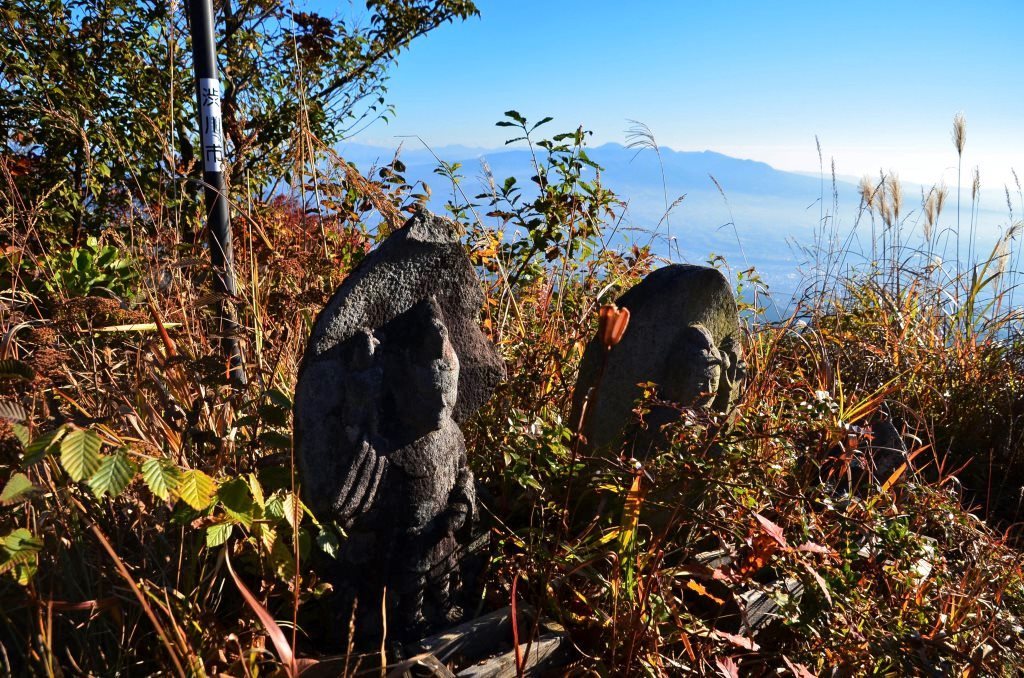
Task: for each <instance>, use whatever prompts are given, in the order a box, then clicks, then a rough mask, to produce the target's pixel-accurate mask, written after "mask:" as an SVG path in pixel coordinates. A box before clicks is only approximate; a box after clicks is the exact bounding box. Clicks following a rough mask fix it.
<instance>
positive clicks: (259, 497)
mask: <svg viewBox="0 0 1024 678" xmlns="http://www.w3.org/2000/svg"><path fill="white" fill-rule="evenodd" d="M249 489H250V490H252V498H253V501H255V502H256V505H257V506H259V507H260V508H263V507H264V506H266V504H267V500H266V499H264V498H263V486H262V485H260V481H259V479H258V478H257V477H256V474H255V473H250V474H249Z"/></svg>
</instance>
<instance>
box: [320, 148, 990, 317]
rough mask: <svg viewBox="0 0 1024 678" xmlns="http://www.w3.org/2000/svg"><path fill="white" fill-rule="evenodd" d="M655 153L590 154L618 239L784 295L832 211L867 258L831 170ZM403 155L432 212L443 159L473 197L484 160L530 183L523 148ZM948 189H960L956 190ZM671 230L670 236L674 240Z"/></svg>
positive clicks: (443, 187)
mask: <svg viewBox="0 0 1024 678" xmlns="http://www.w3.org/2000/svg"><path fill="white" fill-rule="evenodd" d="M338 150H339V152H340V153H341V155H342V157H344V158H345V159H346V160H349V161H351V162H355V163H356V165H357V166H359V167H360V168H361V169H365V168H367V167H369V166H370V165H372V164H376V165H382V164H386V163H388V162H390V160H391V158H392V157H393V156H394V154H395V150H396V149H394V148H383V147H376V146H367V145H361V144H355V143H346V144H344V145H342V146H341V147H339V149H338ZM659 151H660V161H659V156H658V154H655V153H654V151H653V150H651V149H645V150H642V151H640V152H639V153H638V152H637V151H636V150H635V149H629V148H625V147H623V146H621V145H619V144H604V145H603V146H598V147H595V148H590V149H587V152H588V154H589V156H590V157H591V159H592V160H594V161H595V162H597V163H598V164H599V165H601V167H602V168H603V169H602V172H601V180H602V183H603V184H604V185H605V186H606V187H608V188H610V189H612V190H613V191H615V193H616V194H617V195H618V196H619V197H620V198H621V199H623V200H625V201H627V203H628V210H627V213H626V216H625V218H624V220H623V224H624V226H625V228H622V229H619V231H618V232H617V235H616V240H615V241H614V242H613V245H627V244H629V242H630V241H635V242H640V243H647V242H649V241H651V239H652V236H654V235H656V234H655V231H657V236H658V237H656V238H655V240H654V244H653V246H654V250H655V252H656V253H657V254H658V255H660V256H663V257H665V258H666V259H671V260H672V261H689V262H694V263H701V262H705V261H706V260H707V259H708V256H709V255H710V254H711V253H715V254H720V255H723V256H724V257H725V258H726V261H727V262H728V264H729V266H730V267H731V268H733V269H734V270H742V269H745V268H747V267H748V266H754V267H756V268H757V270H758V271H759V273H760V274H761V276H762V278H763V279H764V280H765V281H767V282H768V284H769V285H770V286H771V288H772V290H773V292H775V293H776V295H777V296H779V297H783V296H785V297H788V296H789V295H791V294H792V293H793V292H795V291H797V289H798V287H799V286H800V282H801V279H802V276H803V274H805V273H808V272H809V271H810V261H811V259H810V258H809V256H808V254H807V253H806V251H805V249H804V248H806V247H809V246H811V245H813V243H814V242H815V234H816V232H819V231H820V230H821V229H820V227H819V224H821V223H824V224H825V225H826V227H827V228H828V229H831V228H832V219H833V215H835V219H836V226H837V232H838V233H839V239H840V241H841V242H844V243H845V242H848V243H849V246H848V247H849V249H850V250H851V255H850V256H849V257H848V259H847V261H848V263H850V264H856V263H858V262H862V261H864V260H865V257H864V254H863V253H864V252H867V253H868V254H870V251H871V222H870V219H869V217H868V216H867V215H864V216H863V218H862V219H861V220H860V223H859V225H857V228H856V230H855V231H854V232H852V233H851V230H852V229H853V227H854V224H855V222H856V220H857V215H858V207H859V204H860V196H859V193H858V191H857V187H856V186H855V185H854V184H853V183H851V182H850V181H845V180H841V179H837V181H836V182H835V184H834V185H833V182H832V178H831V176H827V175H826V176H824V177H820V176H811V175H809V174H806V173H797V172H784V171H781V170H777V169H774V168H773V167H771V166H770V165H767V164H765V163H763V162H757V161H754V160H742V159H738V158H733V157H730V156H727V155H723V154H721V153H715V152H713V151H701V152H683V151H674V150H672V149H669V148H660V149H659ZM435 156H436V157H435ZM400 158H401V159H402V162H404V163H405V165H406V168H407V171H406V174H405V176H406V178H407V179H408V180H410V181H417V180H423V181H425V182H426V183H427V184H428V185H430V187H431V189H432V191H433V193H432V198H431V208H432V209H434V210H436V211H443V205H444V203H445V201H446V200H447V199H448V198H449V197H450V195H451V186H450V185H449V184H448V182H447V181H446V180H445V179H444V178H442V177H440V176H438V175H436V174H434V173H433V170H434V168H436V167H437V164H438V163H437V158H441V159H443V160H445V161H446V162H459V163H461V164H462V168H461V170H460V171H461V173H462V174H463V175H464V177H465V178H464V180H463V186H464V189H463V190H464V191H465V193H466V194H467V195H469V196H470V197H472V196H473V195H476V194H478V193H482V192H484V188H483V187H484V185H485V184H484V176H483V175H484V170H483V165H482V164H481V163H482V161H485V162H486V164H487V166H488V167H489V168H490V171H491V173H492V175H493V176H494V178H495V179H496V180H497V181H498V182H501V181H503V180H504V179H505V178H506V177H509V176H515V177H516V178H517V179H518V180H519V184H520V185H521V186H523V187H524V190H525V187H528V186H532V184H531V183H530V182H529V177H530V176H532V175H533V170H532V165H531V161H530V153H529V151H528V150H527V149H524V148H519V147H508V148H499V149H484V148H472V147H466V146H445V147H441V148H435V149H431V150H427V149H425V148H423V147H422V146H421V145H420V143H419V142H418V141H417V140H414V139H413V140H409V141H407V142H406V143H405V144H403V146H402V148H401V149H400ZM663 175H664V186H663V183H662V176H663ZM712 177H713V179H712ZM716 182H717V185H716ZM666 188H667V201H668V203H669V204H671V203H672V202H673V201H675V200H676V199H677V198H678V197H679V196H681V195H684V194H685V196H686V197H685V198H684V199H683V201H682V202H681V203H679V204H678V206H676V207H675V209H674V210H673V211H672V212H671V214H670V216H669V218H668V219H667V220H665V221H663V216H664V214H665V208H666ZM720 189H721V190H720ZM903 190H904V196H905V199H904V200H905V207H904V214H906V215H908V216H907V218H906V220H905V221H904V240H905V242H909V243H913V244H917V243H920V237H921V236H920V225H919V224H918V215H919V214H920V196H921V187H920V186H917V185H912V184H906V183H905V184H904V185H903ZM950 190H951V193H952V192H955V190H956V187H955V186H953V187H950ZM968 195H969V189H965V203H966V202H968V201H969V198H968V197H967V196H968ZM986 195H987V196H988V197H983V205H985V206H992V207H995V208H996V209H995V210H994V211H988V210H981V211H980V213H979V223H980V224H981V226H980V228H979V233H981V235H980V237H979V242H980V247H982V248H986V249H985V251H986V252H987V251H988V248H991V246H992V244H993V243H994V241H995V238H996V237H997V235H998V232H999V227H1000V226H1002V227H1005V226H1006V224H1007V223H1008V222H1009V219H1008V216H1007V213H1006V209H1005V205H1004V204H1001V203H999V202H996V200H995V198H993V197H992V196H991V195H990V194H986ZM951 197H953V196H952V195H951ZM993 203H994V204H993ZM955 210H956V205H955V197H954V199H952V200H947V202H946V208H945V212H944V214H943V216H942V218H941V220H940V226H941V227H943V228H944V227H946V226H948V225H949V224H952V223H955V219H956V215H955ZM967 214H968V209H967V208H966V206H965V207H964V209H963V212H962V217H961V219H962V221H964V223H966V220H967V219H968V217H967ZM659 223H660V225H659ZM666 234H668V235H669V236H671V238H672V239H673V240H672V241H671V243H672V244H671V246H670V245H669V240H668V239H667V238H666V237H665V236H666ZM965 235H966V234H965ZM950 249H951V250H952V247H951V248H950Z"/></svg>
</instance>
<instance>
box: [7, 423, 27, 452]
mask: <svg viewBox="0 0 1024 678" xmlns="http://www.w3.org/2000/svg"><path fill="white" fill-rule="evenodd" d="M11 430H12V431H14V437H15V438H17V439H18V442H19V443H21V447H22V449H24V448H26V447H28V444H29V443H30V442H32V437H31V436H30V435H29V433H28V427H27V426H25V425H24V424H11Z"/></svg>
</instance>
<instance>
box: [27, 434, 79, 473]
mask: <svg viewBox="0 0 1024 678" xmlns="http://www.w3.org/2000/svg"><path fill="white" fill-rule="evenodd" d="M67 431H68V429H67V428H66V427H64V426H61V427H59V428H55V429H54V430H52V431H49V432H47V433H44V434H43V435H41V436H39V437H38V438H36V439H35V440H33V441H32V442H30V443H29V444H27V445H25V457H24V458H23V459H22V460H21V465H22V466H31V465H32V464H35V463H38V462H40V461H42V459H43V457H45V456H46V455H48V454H50V453H51V452H52V451H53V448H54V446H56V444H57V443H58V442H60V440H61V438H63V437H64V434H65V433H67Z"/></svg>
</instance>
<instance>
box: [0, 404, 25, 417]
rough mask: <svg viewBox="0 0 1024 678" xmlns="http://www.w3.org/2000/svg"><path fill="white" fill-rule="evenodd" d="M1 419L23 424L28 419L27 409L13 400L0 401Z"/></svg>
mask: <svg viewBox="0 0 1024 678" xmlns="http://www.w3.org/2000/svg"><path fill="white" fill-rule="evenodd" d="M0 419H6V420H7V421H13V422H22V421H25V420H26V419H28V413H27V412H25V408H24V407H22V406H21V405H20V404H19V403H16V402H14V401H13V400H0Z"/></svg>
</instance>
